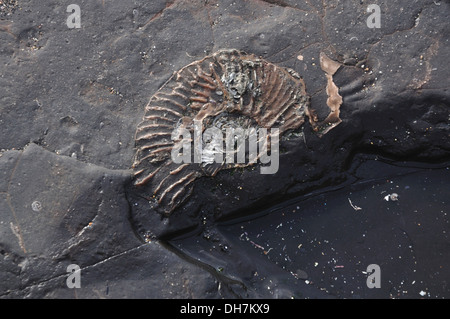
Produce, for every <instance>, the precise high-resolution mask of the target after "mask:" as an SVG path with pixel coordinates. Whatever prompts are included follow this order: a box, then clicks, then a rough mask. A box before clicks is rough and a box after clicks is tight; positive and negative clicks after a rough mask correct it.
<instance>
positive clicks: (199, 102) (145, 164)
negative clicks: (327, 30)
mask: <svg viewBox="0 0 450 319" xmlns="http://www.w3.org/2000/svg"><path fill="white" fill-rule="evenodd" d="M308 112H309V97H308V96H307V94H306V91H305V85H304V82H303V80H302V79H301V77H300V76H299V75H298V74H297V73H296V72H295V71H293V70H288V69H285V68H282V67H279V66H276V65H274V64H272V63H270V62H268V61H265V60H264V59H262V58H259V57H257V56H255V55H252V54H247V53H244V52H242V51H239V50H221V51H218V52H216V53H214V54H213V55H210V56H207V57H205V58H203V59H202V60H199V61H195V62H193V63H191V64H189V65H187V66H185V67H183V68H182V69H181V70H179V71H178V72H176V73H174V75H173V76H172V77H171V78H170V79H169V80H168V81H167V82H166V83H165V84H164V85H163V86H162V87H161V88H160V89H159V90H158V91H157V92H156V93H155V94H154V95H153V96H152V97H151V99H150V101H149V103H148V104H147V106H146V108H145V115H144V118H143V121H142V122H141V123H140V124H139V125H138V128H137V131H136V136H135V143H136V149H137V151H136V155H135V160H134V164H133V169H134V172H135V179H134V184H135V185H136V186H137V187H142V186H144V185H145V188H144V189H145V193H146V195H147V196H146V197H147V198H148V199H149V200H150V202H152V203H154V206H155V208H156V209H157V210H158V211H160V212H162V213H165V214H170V213H171V212H172V211H173V210H174V209H175V208H176V207H177V206H178V205H180V204H181V203H182V202H183V201H184V200H185V199H186V198H187V197H188V196H189V195H190V194H191V192H192V189H193V183H194V181H195V180H196V179H197V178H199V177H201V176H213V175H215V174H216V173H217V172H218V171H219V170H221V169H226V168H233V167H238V166H240V167H242V166H247V165H250V164H249V163H247V164H242V163H241V164H237V163H236V164H226V163H210V162H209V163H207V164H206V165H205V161H203V163H202V162H200V163H195V162H194V163H181V164H180V163H175V162H174V160H173V158H172V156H171V152H172V150H173V149H174V147H175V145H176V143H180V142H182V141H180V139H177V137H174V136H173V132H174V130H177V129H178V130H179V129H180V128H183V129H186V130H188V132H193V131H194V126H195V123H201V127H202V129H203V130H205V129H207V128H209V127H217V128H219V129H224V128H226V127H234V126H238V127H241V128H242V127H243V128H245V129H248V128H251V127H253V128H254V127H258V128H266V129H269V128H277V129H278V130H279V135H282V134H283V132H286V131H288V130H293V129H297V128H299V127H300V126H301V125H302V124H303V123H304V121H305V114H306V115H308ZM193 136H195V134H193ZM183 141H184V142H186V140H183ZM191 141H192V139H191V140H188V141H187V142H191Z"/></svg>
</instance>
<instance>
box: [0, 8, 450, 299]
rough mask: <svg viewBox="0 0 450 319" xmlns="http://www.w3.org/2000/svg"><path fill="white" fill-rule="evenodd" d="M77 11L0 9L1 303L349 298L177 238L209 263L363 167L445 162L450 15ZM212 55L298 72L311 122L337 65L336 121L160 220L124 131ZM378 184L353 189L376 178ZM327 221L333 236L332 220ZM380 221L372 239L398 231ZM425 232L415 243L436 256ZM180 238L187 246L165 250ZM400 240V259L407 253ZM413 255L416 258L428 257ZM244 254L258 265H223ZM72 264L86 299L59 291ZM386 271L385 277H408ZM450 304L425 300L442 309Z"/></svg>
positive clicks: (205, 186) (204, 187)
mask: <svg viewBox="0 0 450 319" xmlns="http://www.w3.org/2000/svg"><path fill="white" fill-rule="evenodd" d="M372 3H375V4H378V5H379V6H380V8H381V28H379V29H376V28H375V29H370V28H368V27H367V25H366V19H367V17H368V15H369V13H367V12H366V8H367V6H368V5H369V4H372ZM78 5H79V6H80V8H81V28H80V29H69V28H68V27H67V25H66V19H67V17H68V15H69V14H68V13H67V12H66V8H67V6H66V5H65V4H61V3H60V2H58V1H37V0H35V1H21V0H17V1H3V4H2V5H1V6H0V86H1V90H0V150H1V152H0V234H1V236H0V270H1V275H0V277H1V278H0V296H2V297H3V298H8V297H9V298H24V297H30V298H43V297H48V298H62V297H70V298H72V297H80V298H100V297H107V298H108V297H109V298H115V297H117V298H133V297H144V298H157V297H164V298H171V297H182V298H219V297H290V296H297V297H304V298H305V297H306V298H307V297H326V296H327V295H325V296H324V291H323V290H321V289H320V288H323V287H324V286H326V287H325V290H327V292H328V295H331V296H337V297H351V295H350V294H349V293H348V292H344V293H342V291H336V290H333V289H329V288H330V283H323V282H322V284H321V285H304V280H305V279H304V278H306V276H305V273H306V275H308V276H307V280H311V278H313V279H312V280H314V281H317V280H318V279H317V277H312V275H311V274H312V272H311V271H308V270H306V269H302V267H301V266H298V267H294V268H292V269H291V268H289V267H290V265H289V267H288V269H289V271H292V272H293V273H294V274H297V277H299V278H300V281H298V279H295V276H293V275H292V274H291V273H290V272H289V271H288V272H286V269H281V268H280V267H279V266H277V265H274V264H271V263H268V262H266V260H262V259H260V258H259V257H258V258H257V257H256V255H255V251H257V252H259V250H258V248H255V246H251V245H250V246H246V245H239V244H232V245H231V244H230V246H229V249H231V252H229V253H228V254H229V255H227V253H224V252H223V250H221V251H222V253H217V252H211V253H210V254H206V256H200V257H201V259H200V261H195V258H194V257H195V256H198V253H199V252H198V249H199V247H198V246H196V245H194V244H191V242H190V241H194V242H195V238H196V237H189V235H192V234H197V235H198V236H203V237H205V236H206V237H207V238H211V239H206V242H207V244H206V246H202V247H203V248H202V247H201V248H202V249H204V248H205V247H207V248H208V249H209V248H211V249H212V247H213V246H215V248H214V249H219V250H220V249H222V248H220V247H219V244H222V247H223V244H224V243H226V242H233V240H235V239H236V238H234V239H233V238H231V236H232V235H231V234H230V233H228V232H227V231H226V230H224V229H222V228H220V227H219V226H218V223H222V222H225V221H227V222H230V220H235V219H236V218H238V217H239V218H240V217H243V216H247V217H248V216H252V215H253V214H256V215H258V214H260V213H261V212H262V211H266V209H267V208H269V207H276V206H277V205H278V206H279V205H281V206H283V205H285V206H286V205H287V202H286V201H290V200H293V199H295V198H298V197H299V196H304V195H305V194H307V193H310V192H320V191H324V190H326V189H329V187H333V186H336V185H340V184H342V183H350V182H351V181H352V180H353V179H352V175H351V174H349V173H348V172H349V169H350V168H351V167H352V165H354V161H355V154H358V153H370V154H375V155H377V156H383V157H387V158H390V159H393V160H395V161H397V162H402V161H415V162H422V163H428V164H429V165H431V164H430V162H445V161H447V160H448V159H449V151H450V139H449V133H450V132H449V118H450V117H449V104H450V103H449V91H448V88H449V81H448V74H449V66H448V63H447V60H448V53H447V52H449V43H448V27H449V22H448V17H447V15H448V14H447V13H448V11H449V7H450V4H449V2H448V1H436V0H434V1H433V0H426V1H418V0H415V1H406V0H402V1H395V2H388V3H387V2H381V1H363V0H361V1H350V2H348V1H347V2H342V1H334V0H330V1H319V0H317V1H316V0H308V1H292V0H270V1H269V0H267V1H260V0H252V1H241V2H239V1H231V0H217V1H200V0H199V1H189V2H188V1H167V2H166V1H151V2H148V1H134V2H127V1H122V2H121V1H112V2H111V1H91V2H89V1H80V2H79V3H78ZM224 48H236V49H240V50H244V51H248V52H249V53H254V54H257V55H261V56H262V57H263V58H265V59H266V60H268V61H270V62H272V63H276V64H278V65H282V66H284V67H288V68H292V69H294V70H295V71H296V72H298V73H299V74H300V75H301V76H302V77H303V79H304V81H305V83H306V88H307V91H308V93H309V94H310V95H311V103H312V107H313V108H314V109H316V110H317V115H318V116H319V118H320V119H323V118H325V117H326V115H327V113H328V111H329V110H328V107H327V106H326V99H327V95H326V92H325V86H326V78H325V75H324V72H323V71H322V69H321V67H320V62H319V56H320V53H321V52H323V53H326V54H327V55H328V56H329V57H330V58H331V59H333V60H335V61H337V62H339V63H341V64H342V66H341V67H340V69H339V70H338V71H337V72H336V74H335V75H334V76H333V79H334V82H335V83H336V85H337V86H338V87H339V93H340V95H341V96H342V98H343V104H342V106H341V108H340V111H341V113H340V117H341V119H342V123H341V124H339V125H338V126H337V127H335V128H334V129H333V130H331V131H330V132H328V133H327V134H325V135H324V136H323V137H321V138H320V137H318V136H317V134H316V133H315V132H314V131H313V130H312V128H311V127H310V126H309V125H306V126H305V127H304V130H303V133H304V134H300V135H297V136H291V137H289V138H288V139H285V140H284V141H283V143H282V145H281V150H282V152H281V153H282V154H281V158H280V170H279V172H278V173H277V174H275V175H273V176H263V175H260V174H259V170H258V169H247V170H235V171H224V172H220V173H219V174H218V175H217V176H216V177H214V178H209V179H208V178H204V179H202V180H199V181H198V183H196V185H195V191H194V193H193V195H192V197H191V199H190V200H189V201H188V202H187V203H186V204H185V205H184V206H183V207H181V208H180V209H179V210H178V211H176V212H175V213H174V214H173V215H172V216H171V217H170V218H169V219H164V218H161V216H160V215H158V214H156V213H155V212H152V211H151V210H150V209H149V206H148V203H147V202H146V200H143V199H142V198H141V197H139V196H138V194H137V193H136V192H135V190H134V189H133V187H131V186H130V180H131V171H130V170H129V169H130V166H131V164H132V159H133V155H134V153H135V150H134V133H135V130H136V126H137V124H138V123H139V122H140V121H141V118H142V116H143V114H144V107H145V105H146V104H147V102H148V100H149V98H150V97H151V95H152V94H154V93H155V92H156V91H157V89H158V88H159V87H161V85H163V84H164V83H165V82H166V81H167V80H168V79H169V78H170V76H171V75H172V73H173V72H174V71H176V70H178V69H180V68H181V67H183V66H185V65H187V64H188V63H190V62H193V61H196V60H198V59H201V58H202V57H204V56H206V55H208V54H211V53H212V52H215V51H217V50H219V49H224ZM444 166H445V165H444ZM441 169H442V167H441ZM367 170H368V171H371V169H370V168H367ZM377 173H378V175H377V174H375V176H372V175H371V177H367V176H366V175H364V177H363V178H379V177H381V176H382V175H383V172H382V171H379V172H377ZM445 187H447V188H448V185H445V183H444V184H443V185H442V188H445ZM345 200H346V198H345ZM430 209H432V208H430ZM269 210H270V209H269ZM405 214H406V212H405ZM249 218H250V217H249ZM321 218H323V219H324V221H323V223H324V225H329V224H330V223H331V224H332V221H333V219H332V218H331V217H330V216H329V215H327V214H322V215H321ZM442 218H444V217H442ZM383 221H384V223H385V224H383V223H382V224H380V225H378V226H377V227H379V229H380V231H381V232H382V231H383V230H386V231H389V230H390V229H391V225H392V223H394V224H395V223H397V222H398V220H396V219H388V218H387V219H384V220H383ZM321 222H322V221H320V223H321ZM347 222H348V221H347ZM91 223H92V224H91ZM317 223H319V222H317ZM430 223H431V221H430ZM310 225H311V229H316V230H317V231H320V229H321V228H320V226H317V225H316V224H314V223H312V224H310ZM263 226H264V225H263ZM265 227H266V228H265V229H266V232H267V233H273V232H274V231H273V227H271V226H270V225H265ZM305 227H306V226H305ZM409 227H412V226H411V225H410V226H409ZM430 227H433V226H430ZM434 227H437V226H436V225H434ZM218 228H220V229H218ZM410 231H411V229H409V230H408V232H410ZM431 233H432V232H427V233H426V234H425V235H423V236H425V237H427V238H429V239H430V240H432V241H434V242H439V243H440V239H441V237H439V238H437V237H433V236H431ZM211 234H216V235H215V236H210V235H211ZM239 235H240V234H239ZM180 236H181V237H182V238H183V240H181V244H180V241H177V245H175V244H174V243H172V241H173V240H174V239H175V238H178V237H180ZM421 236H422V235H421ZM425 237H424V238H425ZM193 238H194V239H193ZM212 238H217V239H218V240H217V242H215V241H213V240H212ZM438 239H439V240H438ZM392 240H393V241H395V238H393V239H392ZM146 241H147V242H146ZM344 241H345V240H344ZM399 242H401V244H402V245H403V244H405V241H404V238H403V237H402V239H401V240H400V241H399ZM424 242H426V239H423V240H422V241H421V243H422V244H423V243H424ZM183 243H184V244H183ZM238 243H240V242H238ZM255 243H256V242H255ZM341 243H343V242H341ZM241 244H242V243H241ZM183 245H184V246H183ZM208 245H211V246H208ZM336 246H338V244H336ZM416 247H419V246H416ZM421 247H422V249H419V248H418V249H419V250H420V253H418V255H420V256H421V257H420V258H423V259H421V260H426V259H427V253H426V248H423V246H421ZM436 247H437V248H436V249H438V250H441V249H442V246H439V245H437V246H436ZM281 248H282V247H281ZM288 248H289V247H288ZM288 248H286V249H288ZM214 249H212V251H214ZM342 249H343V250H344V251H345V248H342ZM317 252H318V251H316V250H314V251H312V255H303V257H304V258H305V260H308V258H312V257H311V256H315V255H314V254H315V253H317ZM444 253H445V252H444V249H442V254H444ZM246 255H250V256H255V258H254V260H252V259H251V258H250V259H249V258H244V257H243V261H242V263H241V266H230V265H232V264H233V262H237V261H239V259H240V257H241V256H246ZM418 255H417V256H418ZM227 256H228V257H227ZM230 256H231V257H230ZM264 256H266V255H264ZM269 256H270V255H269ZM434 257H435V258H434V259H433V258H430V260H437V261H436V262H439V263H443V262H447V259H445V258H444V259H439V258H437V257H436V256H434ZM221 260H224V262H222V261H221ZM365 260H366V259H365ZM408 260H409V261H411V259H408ZM309 261H311V259H309ZM71 263H75V264H79V265H80V266H81V268H82V286H83V287H84V289H78V290H71V289H68V288H66V286H65V280H66V277H67V272H66V267H67V266H68V265H69V264H71ZM224 265H225V266H224ZM227 265H228V266H227ZM445 265H446V264H444V266H445ZM396 267H397V268H396V269H391V270H389V271H390V274H394V273H399V272H398V269H399V267H400V268H401V267H402V264H396ZM428 269H434V268H433V267H431V268H428ZM359 270H360V269H359V268H358V271H359ZM255 271H256V272H258V273H259V276H260V277H254V274H255ZM180 274H181V275H180ZM252 274H253V275H252ZM421 276H422V275H421ZM255 278H256V279H255ZM292 278H294V279H295V280H294V281H292V280H293V279H292ZM323 278H324V279H323V280H324V281H326V280H327V278H328V277H327V276H326V275H324V277H323ZM408 278H411V277H408ZM424 278H425V277H423V276H422V277H421V280H425V279H424ZM437 278H439V280H441V279H442V277H440V275H439V276H437ZM258 279H261V280H258ZM272 279H273V280H272ZM270 280H272V282H270ZM271 284H273V285H272V286H271V288H273V289H272V290H270V289H267V286H268V285H271ZM442 285H445V283H442ZM149 287H153V288H152V289H150V288H149ZM396 287H397V288H398V287H399V286H398V285H397V286H396ZM397 288H396V289H397ZM341 289H342V290H344V291H345V290H346V289H351V288H350V287H348V288H346V287H345V286H342V287H341ZM445 289H446V288H445ZM445 289H444V290H445ZM447 292H448V289H447ZM447 292H445V291H444V292H442V293H439V294H436V295H434V296H435V297H442V296H444V297H448V293H447ZM360 296H369V295H367V294H366V295H364V294H363V293H361V294H360ZM379 296H381V298H384V297H389V296H387V295H386V294H384V295H383V294H381V295H379ZM391 297H392V296H391ZM406 297H408V295H406ZM415 297H417V294H416V295H415Z"/></svg>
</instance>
